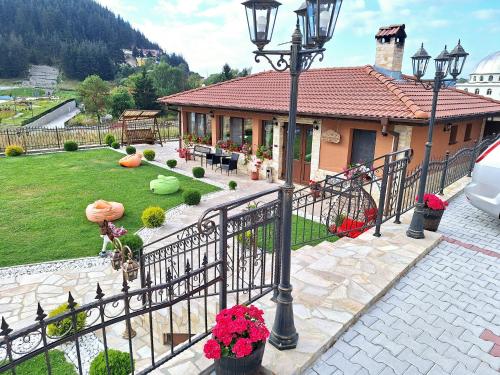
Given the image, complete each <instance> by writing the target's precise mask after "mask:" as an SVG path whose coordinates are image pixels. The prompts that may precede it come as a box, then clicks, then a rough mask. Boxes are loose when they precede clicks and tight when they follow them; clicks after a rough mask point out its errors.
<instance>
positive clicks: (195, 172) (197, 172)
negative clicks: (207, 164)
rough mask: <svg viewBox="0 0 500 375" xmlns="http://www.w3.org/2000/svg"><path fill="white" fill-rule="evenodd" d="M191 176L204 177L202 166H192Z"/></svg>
mask: <svg viewBox="0 0 500 375" xmlns="http://www.w3.org/2000/svg"><path fill="white" fill-rule="evenodd" d="M193 176H194V177H196V178H203V177H205V169H203V168H202V167H194V168H193Z"/></svg>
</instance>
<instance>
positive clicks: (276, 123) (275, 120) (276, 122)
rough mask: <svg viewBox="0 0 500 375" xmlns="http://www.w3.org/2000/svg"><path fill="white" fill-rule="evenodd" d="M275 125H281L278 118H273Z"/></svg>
mask: <svg viewBox="0 0 500 375" xmlns="http://www.w3.org/2000/svg"><path fill="white" fill-rule="evenodd" d="M273 125H274V126H278V125H279V123H278V119H277V118H276V117H273Z"/></svg>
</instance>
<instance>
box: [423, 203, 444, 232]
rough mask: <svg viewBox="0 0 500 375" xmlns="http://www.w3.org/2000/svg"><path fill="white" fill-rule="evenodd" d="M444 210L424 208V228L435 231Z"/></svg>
mask: <svg viewBox="0 0 500 375" xmlns="http://www.w3.org/2000/svg"><path fill="white" fill-rule="evenodd" d="M443 213H444V210H432V209H430V208H424V229H425V230H429V231H431V232H436V231H437V230H438V227H439V223H440V222H441V218H442V217H443Z"/></svg>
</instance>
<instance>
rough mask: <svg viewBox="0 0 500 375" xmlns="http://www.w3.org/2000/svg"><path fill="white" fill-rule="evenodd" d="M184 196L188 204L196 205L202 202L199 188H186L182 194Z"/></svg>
mask: <svg viewBox="0 0 500 375" xmlns="http://www.w3.org/2000/svg"><path fill="white" fill-rule="evenodd" d="M182 198H183V199H184V203H186V204H187V205H189V206H196V205H197V204H200V201H201V193H200V192H199V191H198V190H186V191H185V192H184V194H182Z"/></svg>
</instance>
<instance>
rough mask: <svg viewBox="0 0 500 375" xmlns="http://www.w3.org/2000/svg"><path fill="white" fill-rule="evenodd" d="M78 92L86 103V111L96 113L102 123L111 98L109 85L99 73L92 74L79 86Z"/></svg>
mask: <svg viewBox="0 0 500 375" xmlns="http://www.w3.org/2000/svg"><path fill="white" fill-rule="evenodd" d="M78 92H79V94H80V97H81V99H82V102H83V104H84V105H85V111H87V112H89V113H91V114H93V115H95V116H96V117H97V121H98V122H99V123H101V116H102V115H103V114H104V113H105V112H106V106H107V103H108V100H109V85H108V84H107V82H105V81H103V80H102V79H101V77H99V76H98V75H91V76H88V77H87V78H85V80H84V81H83V82H82V83H81V84H80V85H79V86H78Z"/></svg>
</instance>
